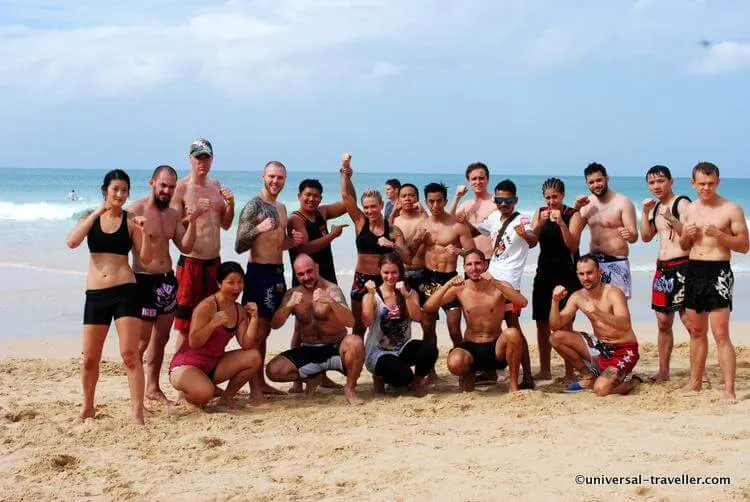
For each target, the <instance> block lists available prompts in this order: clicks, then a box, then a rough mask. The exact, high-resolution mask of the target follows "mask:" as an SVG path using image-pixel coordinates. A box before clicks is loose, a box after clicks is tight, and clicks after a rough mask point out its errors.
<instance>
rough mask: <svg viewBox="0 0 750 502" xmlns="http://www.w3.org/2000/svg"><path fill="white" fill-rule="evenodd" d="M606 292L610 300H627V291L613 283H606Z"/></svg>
mask: <svg viewBox="0 0 750 502" xmlns="http://www.w3.org/2000/svg"><path fill="white" fill-rule="evenodd" d="M604 293H605V294H606V295H607V298H609V300H610V301H613V302H614V301H617V302H627V298H626V297H625V293H623V292H622V290H621V289H620V288H618V287H617V286H613V285H611V284H604Z"/></svg>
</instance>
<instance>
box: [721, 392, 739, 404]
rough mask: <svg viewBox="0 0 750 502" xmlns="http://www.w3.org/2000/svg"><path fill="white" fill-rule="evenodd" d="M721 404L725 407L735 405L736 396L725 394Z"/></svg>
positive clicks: (730, 393)
mask: <svg viewBox="0 0 750 502" xmlns="http://www.w3.org/2000/svg"><path fill="white" fill-rule="evenodd" d="M721 402H722V403H724V404H727V405H730V404H737V396H736V395H735V394H734V392H725V393H724V397H723V398H722V400H721Z"/></svg>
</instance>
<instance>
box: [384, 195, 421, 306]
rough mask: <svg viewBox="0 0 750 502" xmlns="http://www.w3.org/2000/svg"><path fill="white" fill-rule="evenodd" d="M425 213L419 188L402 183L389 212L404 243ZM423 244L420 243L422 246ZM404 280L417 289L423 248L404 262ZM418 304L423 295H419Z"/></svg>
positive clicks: (419, 283) (410, 237) (412, 235)
mask: <svg viewBox="0 0 750 502" xmlns="http://www.w3.org/2000/svg"><path fill="white" fill-rule="evenodd" d="M426 218H427V215H426V214H424V211H422V206H420V205H419V189H418V188H417V187H416V186H414V185H412V184H411V183H404V184H403V185H401V188H400V189H399V191H398V203H397V205H396V208H395V209H394V210H393V212H392V213H391V223H392V224H393V225H395V226H397V227H398V228H400V229H401V232H403V234H404V240H405V241H406V245H407V246H408V245H410V243H411V240H412V238H413V237H414V234H415V233H416V230H417V225H418V224H419V223H420V222H421V221H422V220H424V219H426ZM423 246H424V245H422V247H423ZM404 269H405V270H404V282H406V283H407V284H408V285H409V288H411V289H413V290H414V291H419V286H420V285H421V284H422V280H423V276H424V249H423V248H421V249H417V250H416V252H415V253H414V254H413V255H412V257H411V262H410V263H404ZM419 302H420V305H421V304H422V303H424V296H423V295H421V294H420V295H419Z"/></svg>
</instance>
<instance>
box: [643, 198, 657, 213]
mask: <svg viewBox="0 0 750 502" xmlns="http://www.w3.org/2000/svg"><path fill="white" fill-rule="evenodd" d="M654 206H656V201H655V200H654V199H644V200H643V212H644V213H648V212H649V211H651V210H652V209H653V208H654Z"/></svg>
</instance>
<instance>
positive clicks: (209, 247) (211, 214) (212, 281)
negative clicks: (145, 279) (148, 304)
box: [170, 138, 234, 347]
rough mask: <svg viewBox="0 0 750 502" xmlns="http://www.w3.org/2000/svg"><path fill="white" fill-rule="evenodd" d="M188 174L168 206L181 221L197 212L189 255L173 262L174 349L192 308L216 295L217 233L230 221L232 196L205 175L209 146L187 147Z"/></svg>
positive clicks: (203, 141)
mask: <svg viewBox="0 0 750 502" xmlns="http://www.w3.org/2000/svg"><path fill="white" fill-rule="evenodd" d="M189 157H190V168H191V170H190V174H189V175H188V176H187V177H185V178H183V179H181V180H180V181H178V182H177V187H176V188H175V191H174V197H173V198H172V202H171V203H170V206H171V207H173V208H175V209H177V211H178V213H179V214H180V217H181V218H182V219H183V220H184V219H185V218H187V216H188V211H193V212H198V213H200V216H199V217H198V218H197V219H196V220H195V225H196V228H195V232H196V237H195V244H194V245H193V250H192V252H190V253H188V254H182V255H180V258H179V259H178V260H177V273H176V276H177V310H176V311H175V322H174V326H175V328H177V330H178V331H179V332H180V334H179V336H178V337H177V343H176V345H175V346H176V347H179V346H180V345H182V343H183V342H184V340H185V339H186V338H187V336H188V333H189V331H190V319H191V317H192V315H193V307H195V306H196V305H198V303H200V301H201V300H203V299H204V298H205V297H207V296H208V295H211V294H213V293H215V292H216V291H218V285H217V283H216V268H217V267H218V266H219V264H220V263H221V256H220V251H221V239H220V237H219V232H220V231H221V229H224V230H229V228H230V227H231V226H232V220H233V219H234V195H233V194H232V191H231V190H229V189H228V188H223V187H222V186H221V183H219V181H218V180H216V179H213V178H209V176H208V173H209V171H210V170H211V165H212V164H213V160H214V151H213V147H212V146H211V143H210V142H209V141H208V140H207V139H204V138H198V139H196V140H195V141H193V142H192V143H191V144H190V151H189Z"/></svg>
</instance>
